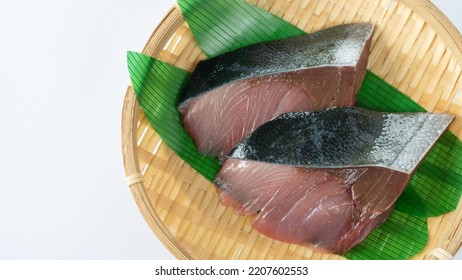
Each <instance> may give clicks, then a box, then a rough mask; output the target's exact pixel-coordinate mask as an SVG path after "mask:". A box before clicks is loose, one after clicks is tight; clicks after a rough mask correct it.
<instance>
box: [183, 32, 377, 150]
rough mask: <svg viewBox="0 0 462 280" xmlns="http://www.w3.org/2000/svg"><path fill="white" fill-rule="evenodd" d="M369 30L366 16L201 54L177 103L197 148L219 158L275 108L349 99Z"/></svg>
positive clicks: (362, 66) (359, 76) (360, 74)
mask: <svg viewBox="0 0 462 280" xmlns="http://www.w3.org/2000/svg"><path fill="white" fill-rule="evenodd" d="M372 32H373V25H371V24H350V25H342V26H337V27H333V28H330V29H326V30H323V31H319V32H317V33H313V34H310V35H303V36H299V37H294V38H290V39H286V40H281V41H273V42H268V43H262V44H258V45H254V46H249V47H246V48H242V49H239V50H236V51H233V52H231V53H228V54H224V55H221V56H219V57H216V58H212V59H210V60H206V61H202V62H200V63H199V64H198V65H197V67H196V69H195V70H194V72H193V74H192V77H191V79H190V81H189V84H188V85H187V86H186V88H185V90H184V91H183V94H182V97H181V100H180V104H179V106H178V109H179V111H180V113H181V114H182V121H183V124H184V127H185V129H186V131H187V132H188V133H189V135H190V136H191V138H192V139H193V141H194V144H195V145H196V147H197V149H198V151H199V152H200V153H202V154H206V155H211V156H216V157H220V158H224V157H225V156H226V155H227V154H228V152H229V151H230V150H231V149H232V148H233V147H234V146H235V145H236V144H237V143H239V141H240V140H242V138H244V137H245V136H247V135H248V134H249V133H250V132H252V131H253V130H254V129H256V128H257V127H258V126H260V125H261V124H263V123H264V122H265V121H268V120H270V119H272V118H274V117H277V116H278V115H279V114H282V113H286V112H295V111H312V110H320V109H324V108H329V107H334V106H336V107H345V106H352V105H353V104H354V103H355V101H356V94H357V92H358V91H359V89H360V86H361V84H362V82H363V79H364V77H365V73H366V67H367V61H368V56H369V49H370V44H371V35H372ZM262 49H264V50H265V51H262Z"/></svg>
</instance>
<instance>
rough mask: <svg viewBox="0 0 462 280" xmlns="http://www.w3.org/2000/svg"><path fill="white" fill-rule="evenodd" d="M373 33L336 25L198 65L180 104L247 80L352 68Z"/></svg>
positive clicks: (358, 26)
mask: <svg viewBox="0 0 462 280" xmlns="http://www.w3.org/2000/svg"><path fill="white" fill-rule="evenodd" d="M373 30H374V26H373V25H372V24H370V23H353V24H345V25H339V26H335V27H331V28H327V29H324V30H321V31H318V32H315V33H312V34H307V35H301V36H297V37H293V38H289V39H284V40H277V41H271V42H265V43H260V44H255V45H252V46H248V47H244V48H241V49H238V50H235V51H232V52H229V53H225V54H222V55H219V56H217V57H214V58H211V59H208V60H204V61H201V62H199V64H198V65H197V66H196V68H195V70H194V72H193V74H192V76H191V78H190V81H189V83H188V85H187V86H186V88H185V89H184V91H183V94H182V96H181V98H180V100H179V103H180V104H181V103H183V102H186V101H187V100H189V99H191V98H194V97H197V96H199V95H201V94H204V93H206V92H208V91H210V90H213V89H214V88H217V87H219V86H222V85H224V84H227V83H231V82H234V81H237V80H240V79H244V78H248V77H258V76H264V75H270V74H275V73H281V72H287V71H295V70H301V69H306V68H312V67H319V66H355V65H356V63H357V62H358V60H359V58H360V56H361V53H362V50H363V49H364V45H366V43H367V41H368V40H370V37H371V36H372V33H373ZM359 84H361V83H359Z"/></svg>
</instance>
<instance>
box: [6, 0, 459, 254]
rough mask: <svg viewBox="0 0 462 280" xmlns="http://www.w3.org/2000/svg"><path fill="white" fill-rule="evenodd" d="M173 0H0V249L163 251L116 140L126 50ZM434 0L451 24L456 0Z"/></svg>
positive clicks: (456, 11) (456, 16)
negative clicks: (133, 188) (131, 188)
mask: <svg viewBox="0 0 462 280" xmlns="http://www.w3.org/2000/svg"><path fill="white" fill-rule="evenodd" d="M173 3H174V0H161V1H155V0H150V1H148V0H131V1H129V0H126V1H120V0H119V1H110V0H81V1H77V0H75V1H71V0H59V1H58V0H40V1H33V0H1V1H0V36H1V37H0V40H1V41H0V93H1V101H0V129H1V134H0V136H1V137H0V172H1V173H0V175H1V184H0V185H1V188H0V259H173V256H172V255H171V254H170V253H169V252H168V251H167V250H166V249H165V248H164V246H163V245H162V244H161V243H160V242H159V241H158V239H157V238H156V237H155V236H154V234H153V233H152V232H151V230H150V229H149V227H148V226H147V224H146V223H145V221H144V220H143V218H142V216H141V214H140V213H139V211H138V209H137V208H136V205H135V202H134V201H133V199H132V196H131V194H130V192H129V189H128V187H127V185H126V182H125V176H124V169H123V164H122V155H121V148H120V146H121V144H120V118H121V111H122V101H123V98H124V93H125V89H126V86H127V83H128V81H129V76H128V71H127V67H126V51H127V50H133V51H140V50H141V49H142V47H143V45H144V43H145V42H146V40H147V38H148V37H149V35H150V34H151V32H152V31H153V29H154V28H155V27H156V26H157V24H158V23H159V21H160V20H161V18H162V17H163V16H164V15H165V13H166V11H167V10H168V9H169V7H171V6H172V4H173ZM434 3H435V4H436V5H437V6H438V7H439V8H440V9H441V10H443V12H444V13H446V15H447V16H448V17H449V18H450V19H451V20H452V21H453V22H454V24H455V25H456V26H457V27H458V28H459V30H462V19H461V17H460V11H462V2H460V1H452V0H438V1H436V0H435V1H434ZM458 258H459V259H462V254H461V253H459V255H458Z"/></svg>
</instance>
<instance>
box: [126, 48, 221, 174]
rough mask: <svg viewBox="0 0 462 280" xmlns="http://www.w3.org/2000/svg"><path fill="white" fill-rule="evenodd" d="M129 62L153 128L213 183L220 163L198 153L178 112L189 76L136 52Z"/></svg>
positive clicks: (132, 77) (137, 95) (140, 99)
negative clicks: (180, 99) (178, 105)
mask: <svg viewBox="0 0 462 280" xmlns="http://www.w3.org/2000/svg"><path fill="white" fill-rule="evenodd" d="M127 60H128V69H129V72H130V78H131V80H132V84H133V87H134V90H135V94H136V98H137V99H138V102H139V104H140V106H141V109H142V110H143V112H144V114H145V115H146V117H147V118H148V120H149V123H150V124H151V126H152V127H153V128H154V129H155V130H156V132H157V133H159V135H160V136H161V137H162V140H163V141H164V142H165V143H166V144H167V145H168V146H169V147H170V148H171V149H172V150H173V151H174V152H175V153H176V154H177V155H179V156H180V157H181V158H182V159H183V160H184V161H185V162H187V163H188V164H189V165H190V166H192V167H193V168H194V169H196V170H197V171H198V172H199V173H201V174H202V175H203V176H204V177H205V178H207V179H208V180H210V181H213V179H214V178H215V175H216V173H217V172H218V170H219V169H220V164H219V162H218V160H217V159H215V158H212V157H206V156H202V155H200V154H199V153H198V152H197V149H196V147H195V146H194V143H193V141H192V140H191V138H190V137H189V135H188V133H187V132H186V130H185V129H184V127H183V124H182V122H181V117H180V113H179V112H178V110H177V108H176V105H177V100H178V97H179V96H180V93H181V90H182V89H183V87H184V86H185V84H186V82H187V81H188V79H189V77H190V73H188V72H187V71H184V70H182V69H179V68H177V67H174V66H172V65H170V64H167V63H165V62H162V61H160V60H157V59H154V58H152V57H149V56H146V55H143V54H139V53H135V52H128V54H127Z"/></svg>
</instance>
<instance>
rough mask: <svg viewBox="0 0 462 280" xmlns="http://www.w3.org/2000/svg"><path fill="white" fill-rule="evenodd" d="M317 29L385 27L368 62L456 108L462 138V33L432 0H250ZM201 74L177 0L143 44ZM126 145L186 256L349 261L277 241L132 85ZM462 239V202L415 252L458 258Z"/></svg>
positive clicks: (173, 245) (158, 221)
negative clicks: (178, 147)
mask: <svg viewBox="0 0 462 280" xmlns="http://www.w3.org/2000/svg"><path fill="white" fill-rule="evenodd" d="M248 2H250V3H252V4H255V5H257V6H259V7H261V8H263V9H265V10H267V11H269V12H271V13H273V14H275V15H277V16H279V17H281V18H283V19H285V20H287V21H289V22H291V23H292V24H294V25H296V26H298V27H299V28H301V29H303V30H305V31H307V32H313V31H316V30H319V29H322V28H324V27H327V26H333V25H337V24H340V23H344V22H358V21H361V22H372V23H374V24H375V25H376V32H375V35H374V38H373V44H372V52H371V55H370V58H369V65H368V68H369V69H370V70H372V71H373V72H374V73H376V74H378V75H379V76H380V77H382V78H383V79H385V80H386V81H387V82H389V83H390V84H392V85H393V86H394V87H396V88H398V89H399V90H400V91H401V92H404V93H406V94H407V95H408V96H410V97H411V98H412V99H413V100H414V101H416V102H418V103H419V104H420V105H421V106H423V107H424V108H425V109H426V110H427V111H433V112H445V113H450V114H453V115H456V120H455V121H454V123H453V124H452V126H451V128H450V129H451V130H452V131H453V132H454V133H455V134H456V135H457V137H458V138H459V139H462V94H460V93H461V91H462V76H461V66H462V36H461V35H460V34H459V33H458V31H457V30H456V28H455V27H454V26H453V25H452V24H451V23H450V22H449V20H448V19H447V18H446V17H445V16H444V15H443V14H442V13H441V12H440V11H439V10H438V9H437V8H436V7H435V6H434V5H433V4H431V3H430V2H429V1H428V0H399V1H393V0H316V1H315V0H249V1H248ZM142 52H143V53H144V54H147V55H150V56H152V57H155V58H158V59H160V60H162V61H165V62H167V63H170V64H172V65H175V66H177V67H179V68H182V69H185V70H188V71H192V70H193V69H194V67H195V65H196V63H197V62H198V61H199V60H202V59H205V58H206V57H205V55H204V53H203V52H202V51H201V49H200V48H199V46H198V45H197V43H196V41H195V40H194V37H193V35H192V33H191V31H190V30H189V28H188V25H187V24H186V23H185V21H184V19H183V17H182V14H181V11H180V9H179V8H178V7H177V6H174V7H172V8H171V9H170V11H168V13H167V14H166V16H165V17H164V19H163V20H162V21H161V23H160V24H159V25H158V27H157V28H156V29H155V30H154V32H153V34H152V35H151V37H150V38H149V40H148V42H147V43H146V46H145V47H144V49H143V51H142ZM122 150H123V158H124V165H125V172H126V175H127V180H128V185H129V187H130V190H131V192H132V195H133V197H134V199H135V201H136V204H137V205H138V207H139V209H140V211H141V214H142V215H143V216H144V218H145V220H146V222H147V223H148V224H149V226H150V227H151V229H152V231H153V232H154V233H155V234H156V235H157V237H158V238H159V239H160V240H161V241H162V242H163V244H164V245H165V246H166V247H167V248H168V249H169V250H170V251H171V252H172V253H173V254H174V255H175V256H176V257H177V258H178V259H342V257H340V256H337V255H332V254H320V253H314V252H312V251H311V250H309V249H308V248H306V247H303V246H298V245H293V244H287V243H283V242H279V241H275V240H273V239H271V238H268V237H266V236H264V235H262V234H259V233H258V232H257V231H256V230H253V229H252V227H251V225H250V222H251V221H252V219H253V218H254V217H243V216H238V215H236V214H234V212H233V209H232V208H231V207H224V206H222V205H221V204H220V201H219V197H218V195H217V192H216V190H215V186H214V185H213V184H212V183H210V182H209V181H207V180H206V179H204V178H203V177H202V176H201V175H200V174H198V173H196V171H195V170H193V169H192V168H191V167H189V165H187V164H185V163H184V162H183V160H181V159H180V158H179V157H178V156H176V154H174V153H173V152H172V151H171V150H170V149H169V148H168V147H167V146H166V145H165V144H164V143H163V142H162V140H161V138H160V136H159V135H158V134H157V133H156V132H155V131H154V130H153V129H152V128H151V126H150V125H149V123H148V120H147V119H146V118H145V116H144V115H143V113H142V112H141V110H140V108H139V105H138V103H137V101H136V99H135V95H134V92H133V88H132V87H131V86H129V87H128V89H127V91H126V96H125V100H124V106H123V112H122ZM461 243H462V203H459V206H458V208H457V210H456V211H453V212H451V213H448V214H446V215H443V216H440V217H436V218H430V219H429V242H428V244H427V247H426V249H425V250H424V251H423V252H421V253H420V254H419V255H417V256H415V257H414V259H451V258H452V257H453V255H454V254H455V253H456V252H457V250H458V249H459V248H460V246H461Z"/></svg>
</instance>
